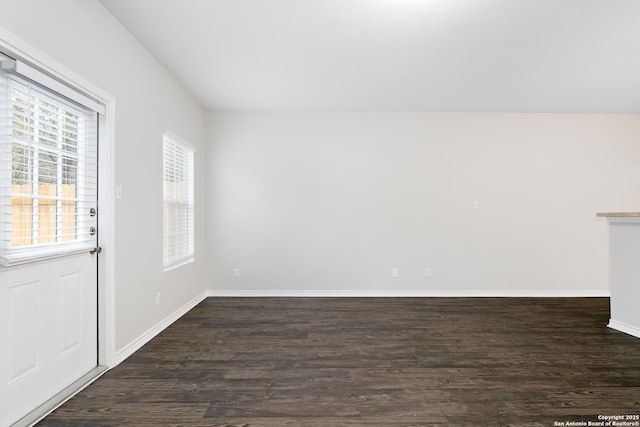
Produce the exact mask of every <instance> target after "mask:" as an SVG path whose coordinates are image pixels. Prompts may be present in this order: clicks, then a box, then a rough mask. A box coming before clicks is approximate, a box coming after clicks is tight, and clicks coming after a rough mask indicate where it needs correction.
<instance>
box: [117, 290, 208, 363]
mask: <svg viewBox="0 0 640 427" xmlns="http://www.w3.org/2000/svg"><path fill="white" fill-rule="evenodd" d="M207 296H208V295H207V292H201V293H200V295H198V296H197V297H195V298H194V299H192V300H191V301H189V302H187V303H186V304H185V305H183V306H182V307H180V308H179V309H177V310H176V311H174V312H173V313H171V314H170V315H169V316H167V317H166V318H165V319H164V320H162V321H160V322H159V323H157V324H156V325H155V326H153V327H152V328H151V329H149V330H148V331H146V332H144V333H143V334H142V335H140V336H139V337H138V338H136V339H134V340H133V341H131V342H130V343H129V344H127V345H126V346H125V347H123V348H122V349H121V350H120V351H118V352H117V353H116V355H115V361H114V362H115V363H114V366H115V365H118V364H120V363H122V362H123V361H124V360H125V359H126V358H127V357H129V356H131V355H132V354H133V353H135V352H136V351H138V350H140V348H142V346H143V345H145V344H146V343H148V342H149V341H151V340H152V339H153V338H154V337H155V336H156V335H158V334H159V333H160V332H162V331H164V330H165V329H166V328H168V327H169V326H171V324H172V323H173V322H175V321H176V320H178V319H179V318H181V317H182V316H184V315H185V314H187V312H188V311H189V310H191V309H193V308H194V307H195V306H196V305H198V304H200V303H201V302H202V301H204V299H205V298H207Z"/></svg>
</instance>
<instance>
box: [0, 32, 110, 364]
mask: <svg viewBox="0 0 640 427" xmlns="http://www.w3.org/2000/svg"><path fill="white" fill-rule="evenodd" d="M0 49H1V50H2V51H3V52H5V53H7V54H9V55H11V56H12V57H14V59H19V60H22V61H24V62H25V63H28V64H29V65H31V66H33V67H34V68H37V69H39V70H40V71H42V72H44V73H45V74H48V75H49V76H51V77H53V78H54V79H56V80H58V81H60V82H62V83H63V84H65V85H67V86H69V87H71V88H73V89H75V90H77V91H78V92H80V93H82V94H84V95H86V96H88V97H89V98H92V99H93V100H95V101H97V102H98V103H99V104H102V105H104V106H105V110H106V114H105V116H100V120H99V135H98V143H99V145H98V165H99V166H98V231H99V232H98V246H100V247H102V248H103V251H102V253H101V254H100V255H99V256H98V301H97V304H98V319H97V320H98V348H97V354H98V360H97V361H96V365H98V366H104V367H107V368H111V367H113V365H114V363H115V361H116V359H115V342H116V340H115V325H116V323H115V321H116V310H115V279H114V276H115V262H114V253H113V248H114V241H115V230H114V225H115V215H114V214H115V180H114V176H115V174H114V170H115V167H114V166H115V162H114V158H115V145H114V135H115V98H114V97H113V96H112V95H110V94H109V93H108V92H106V91H104V90H102V89H101V88H99V87H98V86H96V85H94V84H93V83H91V82H90V81H88V80H86V79H84V78H83V77H81V76H80V75H78V74H76V73H75V72H73V71H72V70H70V69H68V68H67V67H65V66H64V65H62V64H61V63H59V62H58V61H56V60H54V59H53V58H51V57H49V56H48V55H46V54H44V53H43V52H41V51H40V50H38V49H37V48H35V47H34V46H31V45H30V44H28V43H26V42H25V41H23V40H22V39H20V38H19V37H17V36H16V35H15V34H13V33H11V32H9V31H7V30H6V29H4V28H3V27H0Z"/></svg>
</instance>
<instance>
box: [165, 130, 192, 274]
mask: <svg viewBox="0 0 640 427" xmlns="http://www.w3.org/2000/svg"><path fill="white" fill-rule="evenodd" d="M162 147H163V149H162V165H163V167H162V170H163V191H162V205H163V206H162V210H163V214H162V249H163V257H162V264H163V271H169V270H173V269H175V268H178V267H180V266H183V265H185V264H189V263H191V262H193V261H195V151H196V150H195V148H194V147H193V146H192V145H191V144H189V143H187V142H185V141H184V140H182V139H181V138H180V137H178V136H176V135H175V134H173V133H171V132H168V131H165V132H164V133H163V135H162ZM168 148H170V149H171V150H172V155H171V153H169V152H168ZM178 152H181V153H182V156H181V157H179V156H177V155H176V153H178ZM179 160H181V161H179ZM178 163H181V164H178ZM178 173H180V174H181V176H182V177H183V178H184V179H183V181H173V183H177V182H182V185H181V186H179V188H177V187H175V186H174V187H172V188H170V186H169V185H168V184H171V181H168V180H167V178H168V176H173V177H174V179H175V177H176V176H177V175H178ZM170 212H171V213H173V214H174V217H173V218H174V221H175V222H174V223H173V224H171V223H170V221H169V215H170ZM181 215H182V216H181ZM172 225H176V227H172Z"/></svg>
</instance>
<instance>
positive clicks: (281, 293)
mask: <svg viewBox="0 0 640 427" xmlns="http://www.w3.org/2000/svg"><path fill="white" fill-rule="evenodd" d="M207 296H209V297H337V298H340V297H354V298H377V297H380V298H393V297H398V298H401V297H409V298H472V297H475V298H483V297H485V298H585V297H609V296H610V293H609V291H608V290H597V291H587V290H581V291H537V290H531V291H347V292H344V291H312V290H310V291H301V290H241V291H239V290H216V289H209V290H208V291H207Z"/></svg>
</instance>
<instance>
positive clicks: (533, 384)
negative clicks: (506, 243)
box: [39, 298, 640, 427]
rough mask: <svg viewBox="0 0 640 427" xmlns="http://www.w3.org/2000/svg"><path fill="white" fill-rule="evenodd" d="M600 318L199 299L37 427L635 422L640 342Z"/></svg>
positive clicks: (594, 306)
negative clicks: (627, 419)
mask: <svg viewBox="0 0 640 427" xmlns="http://www.w3.org/2000/svg"><path fill="white" fill-rule="evenodd" d="M608 318H609V300H608V299H607V298H546V299H543V298H209V299H207V300H205V301H203V302H202V303H201V304H200V305H198V306H197V307H196V308H194V309H193V310H192V311H190V312H189V313H188V314H186V315H185V316H184V317H183V318H182V319H180V320H179V321H178V322H176V323H175V324H173V325H172V326H171V327H169V328H168V329H167V330H165V331H164V332H163V333H162V334H160V335H159V336H157V337H156V338H155V339H154V340H152V341H151V342H150V343H148V344H147V345H146V346H144V347H143V348H142V349H141V350H140V351H138V352H136V353H135V354H134V355H133V356H131V357H130V358H129V359H127V360H126V361H125V362H123V363H122V364H120V365H119V366H117V367H116V368H114V369H112V370H111V371H109V372H107V373H106V374H105V375H104V376H103V377H102V378H100V379H99V380H98V381H96V382H95V383H94V384H92V385H91V386H89V387H88V388H86V389H85V390H84V391H82V392H81V393H80V394H78V395H77V396H76V397H74V398H73V399H71V400H70V401H69V402H67V403H66V404H65V405H63V406H62V407H60V408H59V409H58V410H56V411H55V412H54V413H53V414H51V415H50V416H48V417H47V418H45V419H44V420H43V421H42V422H41V423H39V425H40V426H93V427H95V426H125V425H127V426H145V425H149V426H150V425H153V426H162V425H175V426H178V425H180V426H554V425H556V426H557V425H561V424H560V423H567V422H576V421H584V422H585V423H586V422H589V421H591V422H596V421H598V416H599V415H606V416H611V415H629V416H631V417H633V415H636V414H640V339H637V338H633V337H631V336H629V335H626V334H623V333H620V332H616V331H614V330H611V329H608V328H607V327H606V324H607V322H608ZM630 421H631V422H635V421H633V420H630ZM636 421H637V420H636ZM554 423H555V424H554ZM565 425H570V424H565ZM585 425H587V424H585Z"/></svg>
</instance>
